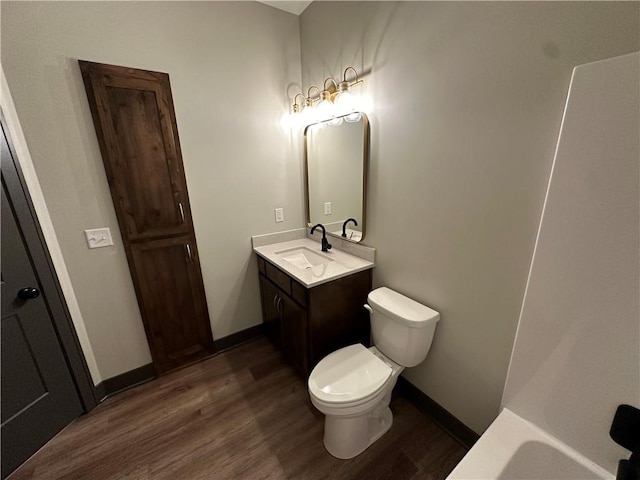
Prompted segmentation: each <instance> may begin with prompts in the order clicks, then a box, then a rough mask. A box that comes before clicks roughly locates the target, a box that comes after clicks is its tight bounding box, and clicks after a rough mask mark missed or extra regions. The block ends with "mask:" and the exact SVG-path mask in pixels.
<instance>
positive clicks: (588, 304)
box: [503, 53, 640, 474]
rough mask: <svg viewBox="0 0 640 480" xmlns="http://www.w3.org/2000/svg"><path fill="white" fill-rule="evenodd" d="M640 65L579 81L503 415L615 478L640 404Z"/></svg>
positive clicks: (621, 61) (600, 70)
mask: <svg viewBox="0 0 640 480" xmlns="http://www.w3.org/2000/svg"><path fill="white" fill-rule="evenodd" d="M639 107H640V54H637V53H636V54H632V55H625V56H623V57H618V58H614V59H610V60H606V61H602V62H596V63H591V64H589V65H583V66H580V67H578V68H576V69H575V72H574V74H573V79H572V81H571V93H570V95H569V100H568V102H567V108H566V112H565V115H564V121H563V124H562V133H561V135H560V141H559V142H558V149H557V153H556V158H555V161H554V166H553V174H552V176H551V182H550V184H549V191H548V193H547V199H546V202H545V207H544V216H543V218H542V223H541V226H540V232H539V234H538V240H537V243H536V250H535V256H534V258H533V261H532V265H531V272H530V274H529V275H530V276H529V282H528V285H527V291H526V295H525V299H524V304H523V307H522V314H521V317H520V323H519V326H518V334H517V337H516V343H515V346H514V350H513V356H512V359H511V365H510V367H509V375H508V377H507V383H506V386H505V392H504V398H503V403H504V405H505V406H506V407H508V408H509V409H511V410H513V411H514V412H516V413H517V414H518V415H520V416H522V417H523V418H525V419H527V420H529V421H530V422H533V423H535V424H536V425H538V426H539V427H541V428H543V429H544V430H546V431H547V432H550V433H551V434H553V435H554V436H556V437H557V438H559V439H560V440H562V441H563V442H564V443H566V444H567V445H569V446H571V447H573V448H574V449H576V450H578V451H579V452H580V453H582V454H583V455H585V456H586V457H587V458H589V459H590V460H592V461H594V462H596V463H597V464H599V465H600V466H602V467H604V468H606V469H607V470H609V471H610V472H612V473H614V474H615V472H616V469H617V465H618V460H619V459H621V458H625V457H628V455H629V452H628V451H626V450H625V449H624V448H622V447H619V446H618V445H617V444H616V443H614V442H613V441H612V440H611V439H610V438H609V428H610V427H611V421H612V420H613V417H614V414H615V411H616V408H617V407H618V405H619V404H624V403H626V404H629V405H634V406H636V407H638V406H640V405H638V402H639V401H640V349H639V346H640V272H639V270H638V266H639V265H640V183H639V180H640V141H639V132H640V109H639Z"/></svg>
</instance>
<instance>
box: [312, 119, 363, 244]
mask: <svg viewBox="0 0 640 480" xmlns="http://www.w3.org/2000/svg"><path fill="white" fill-rule="evenodd" d="M304 147H305V159H306V173H307V197H306V201H307V223H308V224H309V226H310V227H311V226H313V225H316V224H318V223H321V224H323V225H324V226H325V227H326V229H327V234H331V235H334V236H338V237H342V238H346V239H347V240H351V241H352V242H359V241H360V240H362V239H363V238H364V233H365V205H366V181H367V164H368V160H369V120H368V119H367V116H366V115H365V114H364V113H360V112H356V113H351V114H349V115H345V116H343V117H336V118H334V119H332V120H328V121H325V122H320V123H314V124H312V125H309V126H308V127H307V129H306V130H305V132H304ZM349 219H351V220H349ZM345 222H347V224H346V226H345V229H344V230H345V234H346V237H343V235H342V233H343V225H344V224H345Z"/></svg>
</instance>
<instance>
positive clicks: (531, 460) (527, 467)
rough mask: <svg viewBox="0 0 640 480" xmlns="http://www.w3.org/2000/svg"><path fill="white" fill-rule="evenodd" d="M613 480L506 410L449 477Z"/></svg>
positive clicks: (461, 479)
mask: <svg viewBox="0 0 640 480" xmlns="http://www.w3.org/2000/svg"><path fill="white" fill-rule="evenodd" d="M613 478H614V475H612V474H611V473H609V472H607V471H606V470H604V469H603V468H601V467H600V466H598V465H596V464H595V463H593V462H591V461H590V460H589V459H587V458H585V457H583V456H582V455H580V454H579V453H578V452H576V451H575V450H573V449H571V448H570V447H568V446H567V445H565V444H564V443H562V442H560V441H559V440H557V439H556V438H554V437H552V436H551V435H549V434H548V433H546V432H544V431H543V430H540V429H539V428H538V427H536V426H535V425H533V424H532V423H529V422H527V421H526V420H523V419H522V418H520V417H519V416H518V415H516V414H515V413H513V412H512V411H510V410H508V409H506V408H505V409H504V410H502V412H501V413H500V415H498V418H496V420H495V421H494V422H493V423H492V424H491V426H490V427H489V428H488V429H487V431H486V432H485V433H484V434H483V435H482V436H481V437H480V440H478V442H477V443H476V444H475V445H474V446H473V448H472V449H471V450H469V453H467V455H465V457H464V458H463V459H462V461H461V462H460V463H459V464H458V465H457V466H456V468H455V469H454V470H453V472H451V474H450V475H449V476H448V477H447V479H450V480H483V479H505V480H525V479H531V480H534V479H535V480H592V479H610V480H612V479H613Z"/></svg>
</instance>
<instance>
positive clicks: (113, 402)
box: [9, 339, 466, 480]
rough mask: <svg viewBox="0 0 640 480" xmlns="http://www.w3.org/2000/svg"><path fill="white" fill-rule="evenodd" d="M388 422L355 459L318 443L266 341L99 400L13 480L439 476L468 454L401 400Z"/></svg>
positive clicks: (287, 371)
mask: <svg viewBox="0 0 640 480" xmlns="http://www.w3.org/2000/svg"><path fill="white" fill-rule="evenodd" d="M391 409H392V411H393V413H394V424H393V426H392V427H391V430H389V432H387V433H386V434H385V435H384V436H383V437H382V438H381V439H380V440H378V441H377V442H376V443H374V444H373V445H372V446H371V447H369V448H368V449H367V450H366V451H365V452H363V453H362V454H361V455H358V456H357V457H356V458H354V459H351V460H338V459H336V458H334V457H332V456H331V455H329V454H328V453H327V452H326V450H325V449H324V446H323V443H322V441H323V427H324V416H323V415H322V414H321V413H320V412H318V411H317V410H316V409H315V407H313V405H312V404H311V402H310V400H309V393H308V390H307V385H306V382H305V381H304V379H302V378H301V377H300V376H299V375H298V374H297V373H296V372H295V371H294V370H293V369H292V368H291V367H290V366H289V365H288V364H287V363H286V362H285V361H284V359H283V357H282V355H281V353H280V352H279V351H278V350H277V349H276V348H275V347H274V346H273V345H272V344H271V343H269V341H268V340H266V339H259V340H256V341H253V342H251V343H248V344H245V345H243V346H241V347H238V348H236V349H233V350H229V351H226V352H224V353H222V354H220V355H217V356H215V357H213V358H210V359H208V360H205V361H203V362H200V363H198V364H196V365H192V366H190V367H187V368H184V369H182V370H178V371H175V372H173V373H171V374H169V375H167V376H164V377H161V378H159V379H156V380H154V381H152V382H148V383H146V384H144V385H140V386H138V387H136V388H133V389H131V390H128V391H126V392H123V393H121V394H118V395H117V396H115V397H113V398H110V399H108V400H106V401H105V402H104V403H103V404H101V405H100V406H98V407H97V408H96V409H95V410H93V411H92V412H91V413H89V414H88V415H85V416H83V417H81V418H79V419H77V420H76V421H74V422H73V423H72V424H71V425H69V426H68V427H67V428H66V429H64V430H63V431H62V432H61V433H60V434H59V435H57V436H56V437H55V438H54V439H53V440H52V441H51V442H49V443H48V444H47V445H45V447H43V448H42V449H41V450H40V451H39V452H38V453H36V454H35V455H34V456H33V457H32V458H31V459H29V460H28V461H27V462H26V463H25V464H24V465H23V466H21V467H20V468H19V469H18V470H17V471H16V472H14V474H13V475H11V476H10V477H9V478H10V480H23V479H32V480H40V479H47V480H54V479H84V478H86V479H91V480H102V479H104V480H111V479H132V480H147V479H149V480H151V479H153V480H157V479H160V480H161V479H167V480H169V479H171V480H175V479H178V480H182V479H185V480H192V479H193V480H196V479H207V480H208V479H221V480H226V479H247V480H259V479H273V480H284V479H294V480H298V479H300V480H306V479H308V480H317V479H331V478H336V479H341V480H343V479H344V480H349V479H354V480H355V479H361V478H367V479H372V480H382V479H393V480H418V479H420V480H422V479H429V480H440V479H443V478H445V477H446V476H447V475H448V474H449V472H450V471H451V470H452V469H453V467H454V466H455V465H456V464H457V463H458V461H459V460H460V459H461V458H462V456H463V455H464V454H465V453H466V450H465V449H464V447H462V446H461V445H459V444H458V443H457V442H456V441H455V440H454V439H453V438H451V437H450V436H449V435H448V434H447V433H446V432H444V431H443V430H442V429H440V428H439V427H438V426H437V425H436V424H435V423H433V422H432V421H431V420H430V419H429V418H428V417H426V416H425V415H423V414H422V413H421V412H420V411H418V410H417V409H416V408H415V407H414V406H413V405H412V404H411V403H409V402H408V401H407V400H406V399H404V398H403V397H401V396H394V397H393V398H392V402H391Z"/></svg>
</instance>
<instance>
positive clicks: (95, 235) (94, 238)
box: [84, 227, 113, 248]
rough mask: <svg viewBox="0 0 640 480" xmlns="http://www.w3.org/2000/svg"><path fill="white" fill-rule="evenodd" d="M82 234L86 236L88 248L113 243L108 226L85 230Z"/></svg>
mask: <svg viewBox="0 0 640 480" xmlns="http://www.w3.org/2000/svg"><path fill="white" fill-rule="evenodd" d="M84 235H85V237H87V244H88V245H89V248H100V247H108V246H110V245H113V239H112V238H111V230H109V228H108V227H105V228H94V229H92V230H85V231H84Z"/></svg>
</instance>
